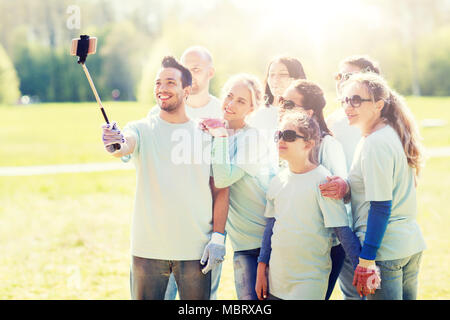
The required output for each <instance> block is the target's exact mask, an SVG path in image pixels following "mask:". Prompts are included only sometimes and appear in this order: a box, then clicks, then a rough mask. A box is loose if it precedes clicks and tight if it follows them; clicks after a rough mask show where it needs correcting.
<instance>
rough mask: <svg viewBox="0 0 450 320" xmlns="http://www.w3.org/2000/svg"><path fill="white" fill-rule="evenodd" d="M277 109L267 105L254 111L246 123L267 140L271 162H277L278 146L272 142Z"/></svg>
mask: <svg viewBox="0 0 450 320" xmlns="http://www.w3.org/2000/svg"><path fill="white" fill-rule="evenodd" d="M278 120H279V108H278V107H275V106H272V105H269V106H262V107H260V108H259V109H258V110H255V111H254V112H253V113H251V114H250V116H249V117H248V123H249V125H251V126H252V127H254V128H256V129H258V130H259V131H260V133H261V135H262V136H263V137H264V138H265V139H266V140H267V143H268V145H269V152H270V158H271V161H273V162H274V163H278V162H279V156H278V144H277V143H276V142H275V140H274V135H275V132H276V131H277V130H278Z"/></svg>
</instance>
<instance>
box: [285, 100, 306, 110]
mask: <svg viewBox="0 0 450 320" xmlns="http://www.w3.org/2000/svg"><path fill="white" fill-rule="evenodd" d="M280 102H281V107H282V108H283V109H286V110H291V109H294V108H302V106H299V105H298V104H295V102H294V101H292V100H285V99H284V98H283V97H280Z"/></svg>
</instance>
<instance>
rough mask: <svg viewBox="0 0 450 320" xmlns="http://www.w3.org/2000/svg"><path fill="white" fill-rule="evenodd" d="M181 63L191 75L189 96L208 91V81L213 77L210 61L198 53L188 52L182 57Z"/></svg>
mask: <svg viewBox="0 0 450 320" xmlns="http://www.w3.org/2000/svg"><path fill="white" fill-rule="evenodd" d="M181 62H182V64H183V65H184V66H185V67H186V68H188V69H189V71H190V72H191V74H192V90H191V94H192V95H196V94H199V93H200V92H202V91H204V90H208V89H209V81H210V80H211V78H212V77H213V76H214V69H213V67H212V65H211V61H210V60H209V59H208V58H207V57H206V56H205V55H204V54H201V53H200V52H198V51H190V52H188V53H186V54H185V55H183V57H182V59H181Z"/></svg>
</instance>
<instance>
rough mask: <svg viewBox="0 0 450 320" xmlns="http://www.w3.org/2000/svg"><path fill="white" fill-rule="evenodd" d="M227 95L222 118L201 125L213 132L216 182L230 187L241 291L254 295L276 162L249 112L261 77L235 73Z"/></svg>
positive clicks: (230, 229)
mask: <svg viewBox="0 0 450 320" xmlns="http://www.w3.org/2000/svg"><path fill="white" fill-rule="evenodd" d="M223 96H224V99H223V105H222V109H223V114H224V118H223V119H221V120H219V119H206V120H204V121H203V122H202V123H201V125H202V126H203V128H204V129H205V130H207V131H209V132H210V133H211V134H212V135H213V136H214V140H213V151H212V154H213V157H212V171H213V175H214V182H215V184H216V186H217V187H219V188H224V187H228V186H229V187H230V200H229V201H230V206H229V211H228V220H227V224H226V232H227V235H228V237H229V239H230V240H231V245H232V247H233V250H234V257H233V265H234V278H235V286H236V293H237V297H238V299H239V300H256V299H257V296H256V292H255V283H256V269H257V258H258V256H259V252H260V247H261V242H262V236H263V232H264V227H265V225H266V218H265V217H264V210H265V206H266V197H265V195H266V190H267V187H268V184H269V181H270V179H271V178H272V177H273V176H274V174H275V172H274V170H275V164H274V165H271V163H270V161H269V150H268V144H267V141H266V140H265V139H264V138H262V136H261V135H260V133H259V131H258V130H256V129H255V128H252V127H250V126H249V125H248V124H247V123H246V118H247V117H248V115H249V114H251V113H252V112H253V110H255V109H257V108H258V106H260V105H261V104H262V97H263V93H262V89H261V85H260V83H259V81H258V79H256V78H255V77H253V76H250V75H246V74H241V75H237V76H234V77H232V78H230V79H229V80H228V81H227V83H226V84H225V86H224V89H223ZM223 120H226V124H227V127H226V126H225V122H224V121H223Z"/></svg>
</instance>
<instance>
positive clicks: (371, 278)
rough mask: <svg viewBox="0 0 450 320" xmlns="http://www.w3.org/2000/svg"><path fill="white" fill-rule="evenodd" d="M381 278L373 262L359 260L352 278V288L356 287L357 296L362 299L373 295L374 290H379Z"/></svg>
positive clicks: (378, 269)
mask: <svg viewBox="0 0 450 320" xmlns="http://www.w3.org/2000/svg"><path fill="white" fill-rule="evenodd" d="M380 284H381V276H380V268H378V267H377V266H376V264H375V261H373V260H361V258H360V262H359V264H358V266H357V267H356V269H355V273H354V276H353V286H355V287H356V291H357V292H358V294H359V295H360V296H361V297H363V296H367V295H369V294H374V293H375V290H376V289H378V288H380Z"/></svg>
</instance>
